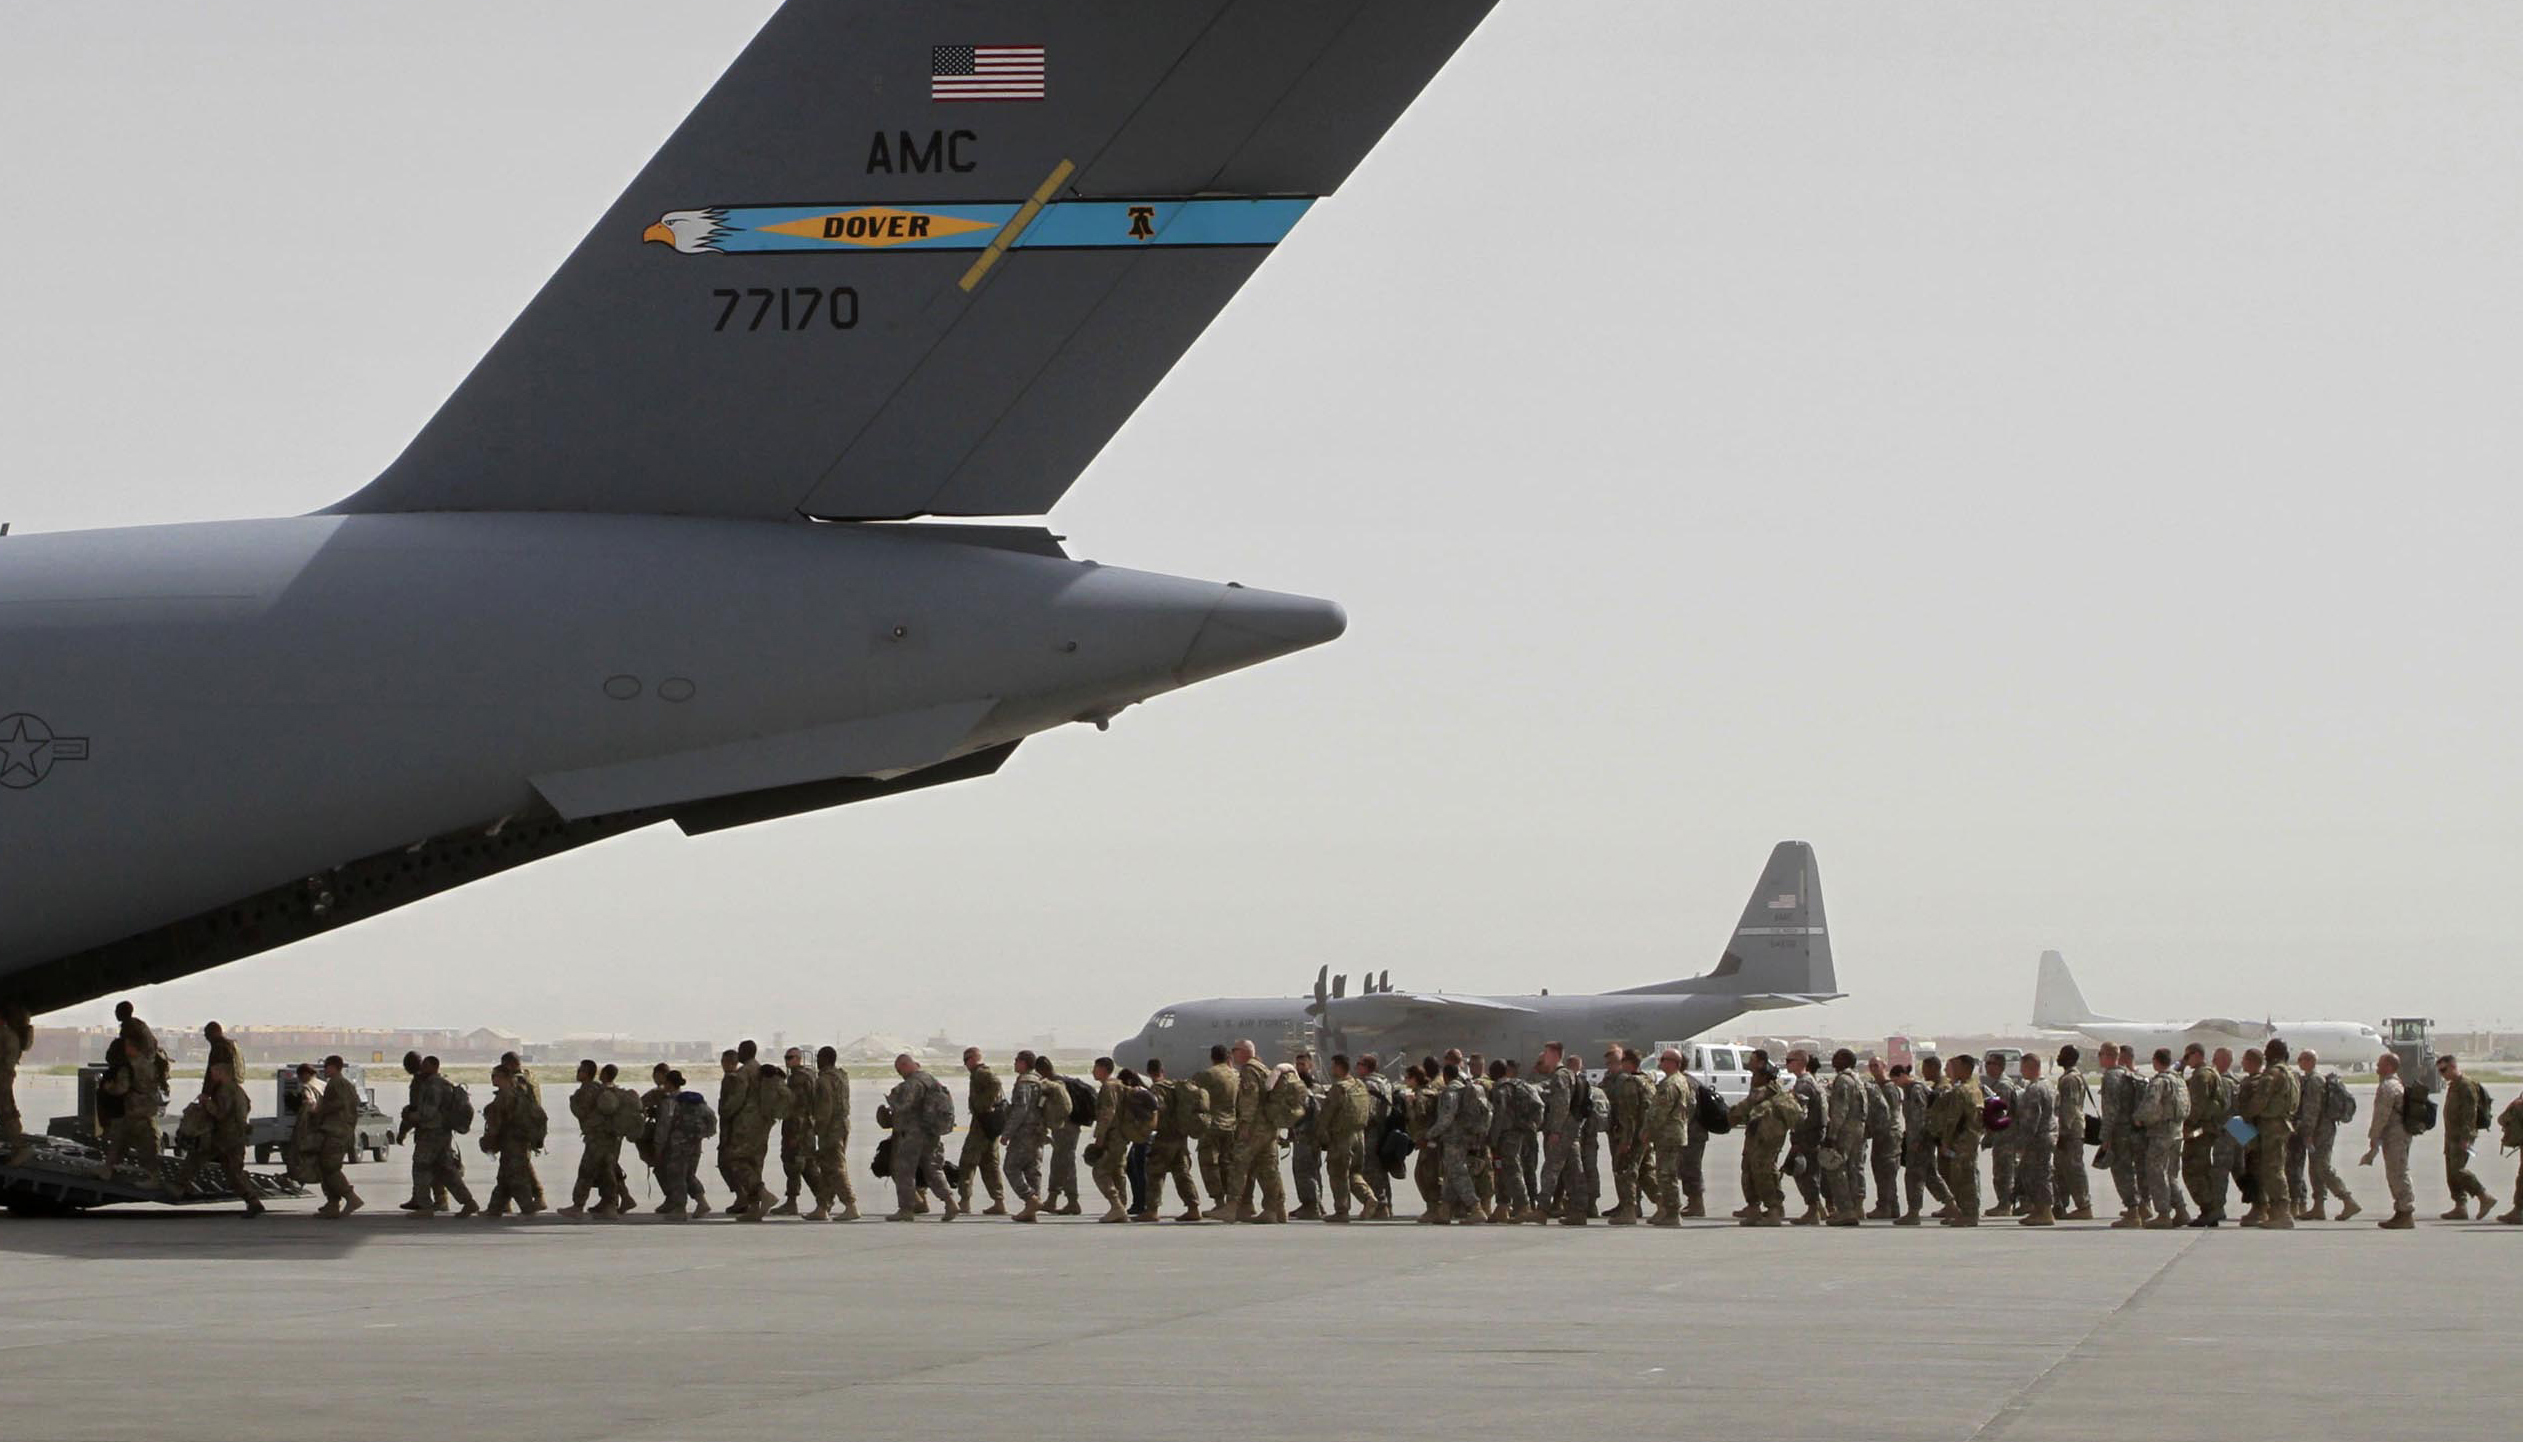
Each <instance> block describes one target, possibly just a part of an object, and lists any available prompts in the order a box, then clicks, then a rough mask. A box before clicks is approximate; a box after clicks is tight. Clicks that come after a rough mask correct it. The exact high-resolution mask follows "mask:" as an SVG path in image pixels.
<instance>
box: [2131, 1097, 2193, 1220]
mask: <svg viewBox="0 0 2523 1442" xmlns="http://www.w3.org/2000/svg"><path fill="white" fill-rule="evenodd" d="M2189 1110H2190V1093H2189V1089H2188V1088H2186V1087H2184V1086H2183V1085H2182V1082H2181V1078H2180V1077H2178V1076H2175V1075H2173V1074H2172V1073H2171V1072H2169V1071H2160V1072H2154V1073H2151V1074H2149V1075H2147V1076H2146V1077H2145V1078H2144V1079H2143V1080H2142V1081H2141V1082H2140V1083H2139V1090H2138V1102H2137V1108H2136V1110H2135V1111H2134V1112H2133V1113H2131V1116H2130V1120H2131V1121H2132V1122H2133V1123H2134V1127H2133V1132H2134V1135H2135V1137H2136V1139H2137V1140H2136V1142H2135V1144H2134V1146H2135V1150H2136V1151H2137V1153H2138V1181H2139V1183H2140V1185H2142V1186H2143V1187H2144V1188H2145V1189H2146V1209H2147V1210H2148V1211H2150V1212H2152V1213H2154V1214H2155V1216H2154V1220H2155V1223H2156V1224H2157V1225H2159V1226H2162V1225H2169V1224H2171V1223H2172V1222H2174V1221H2176V1220H2178V1221H2187V1220H2188V1219H2189V1211H2190V1209H2189V1208H2188V1207H2187V1206H2185V1205H2184V1204H2183V1199H2182V1192H2181V1133H2182V1123H2183V1121H2184V1120H2185V1119H2186V1113H2187V1112H2188V1111H2189Z"/></svg>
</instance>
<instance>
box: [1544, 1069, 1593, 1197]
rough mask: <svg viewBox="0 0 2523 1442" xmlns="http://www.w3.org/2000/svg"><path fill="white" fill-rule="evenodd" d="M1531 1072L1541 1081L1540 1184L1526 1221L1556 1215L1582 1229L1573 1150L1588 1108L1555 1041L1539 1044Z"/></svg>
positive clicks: (1584, 1094) (1581, 1087) (1583, 1092)
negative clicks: (1529, 1217) (1529, 1215)
mask: <svg viewBox="0 0 2523 1442" xmlns="http://www.w3.org/2000/svg"><path fill="white" fill-rule="evenodd" d="M1533 1069H1534V1070H1535V1071H1536V1072H1538V1073H1540V1074H1541V1077H1542V1080H1541V1083H1540V1090H1541V1093H1542V1184H1541V1186H1540V1187H1538V1188H1536V1189H1535V1191H1534V1194H1533V1212H1532V1218H1533V1220H1534V1221H1537V1222H1545V1221H1548V1220H1550V1219H1551V1218H1552V1217H1554V1216H1556V1217H1557V1218H1558V1219H1559V1220H1560V1221H1561V1222H1562V1223H1564V1224H1566V1225H1568V1226H1572V1227H1574V1226H1583V1225H1584V1224H1585V1220H1586V1218H1585V1213H1584V1211H1583V1210H1582V1209H1580V1208H1579V1206H1578V1202H1577V1188H1578V1185H1579V1182H1580V1177H1581V1175H1582V1167H1581V1166H1580V1162H1579V1158H1578V1156H1577V1146H1578V1138H1579V1136H1580V1134H1581V1132H1582V1129H1583V1128H1582V1114H1583V1113H1584V1112H1585V1111H1586V1109H1587V1108H1588V1107H1589V1106H1590V1105H1591V1103H1590V1101H1589V1099H1588V1096H1587V1090H1588V1089H1587V1087H1586V1084H1585V1078H1584V1077H1583V1076H1582V1075H1580V1074H1579V1073H1578V1072H1577V1071H1576V1070H1575V1069H1573V1068H1571V1067H1570V1066H1569V1065H1568V1059H1567V1052H1566V1050H1565V1048H1563V1047H1562V1046H1561V1045H1560V1044H1559V1043H1558V1042H1555V1041H1554V1042H1545V1043H1544V1044H1543V1046H1542V1055H1541V1058H1540V1059H1539V1060H1537V1061H1536V1062H1535V1063H1534V1064H1533Z"/></svg>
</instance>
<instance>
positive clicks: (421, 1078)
mask: <svg viewBox="0 0 2523 1442" xmlns="http://www.w3.org/2000/svg"><path fill="white" fill-rule="evenodd" d="M405 1061H406V1064H407V1065H411V1066H414V1067H417V1068H418V1070H417V1072H416V1074H415V1075H414V1076H413V1078H412V1091H411V1101H410V1104H409V1105H407V1106H405V1107H404V1108H403V1131H404V1133H405V1134H406V1135H408V1136H409V1137H410V1138H411V1140H412V1199H411V1200H410V1201H408V1202H405V1203H404V1204H403V1210H405V1211H407V1212H410V1213H412V1214H413V1215H415V1216H419V1217H427V1216H429V1215H430V1214H431V1213H433V1212H435V1211H437V1210H438V1203H437V1200H436V1193H438V1192H439V1191H441V1190H443V1191H445V1192H446V1193H447V1194H448V1195H449V1196H450V1197H452V1198H454V1199H455V1200H456V1201H457V1202H459V1203H461V1204H462V1206H463V1210H462V1211H459V1212H457V1213H456V1216H457V1218H458V1219H459V1220H461V1219H462V1218H465V1217H473V1216H479V1215H481V1211H482V1207H481V1204H480V1203H479V1202H476V1201H474V1200H473V1191H472V1189H471V1188H470V1187H467V1186H466V1185H465V1184H464V1153H463V1152H461V1151H458V1150H457V1149H456V1138H457V1137H458V1136H461V1135H463V1134H464V1133H466V1132H469V1131H471V1130H473V1100H472V1098H470V1097H468V1096H466V1095H465V1092H464V1088H462V1087H460V1086H457V1085H456V1084H455V1083H454V1082H451V1081H449V1080H447V1079H446V1077H444V1076H442V1075H441V1074H440V1073H439V1070H438V1058H436V1057H434V1056H428V1057H420V1058H418V1059H417V1060H414V1059H413V1058H409V1057H407V1058H405Z"/></svg>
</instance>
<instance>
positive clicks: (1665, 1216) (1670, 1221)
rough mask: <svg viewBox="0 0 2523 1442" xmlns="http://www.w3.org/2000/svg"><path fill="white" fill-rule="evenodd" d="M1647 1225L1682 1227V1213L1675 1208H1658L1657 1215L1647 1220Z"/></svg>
mask: <svg viewBox="0 0 2523 1442" xmlns="http://www.w3.org/2000/svg"><path fill="white" fill-rule="evenodd" d="M1647 1225H1648V1226H1651V1227H1678V1226H1680V1225H1682V1213H1681V1212H1680V1210H1678V1209H1677V1208H1674V1207H1658V1208H1656V1214H1655V1215H1654V1216H1652V1217H1649V1218H1648V1219H1647Z"/></svg>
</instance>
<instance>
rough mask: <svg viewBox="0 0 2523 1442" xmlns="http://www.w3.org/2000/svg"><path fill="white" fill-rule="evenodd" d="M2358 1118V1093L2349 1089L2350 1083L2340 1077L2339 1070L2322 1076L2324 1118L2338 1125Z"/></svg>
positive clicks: (2327, 1121) (2325, 1120)
mask: <svg viewBox="0 0 2523 1442" xmlns="http://www.w3.org/2000/svg"><path fill="white" fill-rule="evenodd" d="M2356 1119H2357V1098H2356V1093H2354V1092H2352V1091H2349V1090H2348V1084H2347V1083H2346V1082H2343V1081H2341V1080H2340V1079H2339V1073H2337V1072H2332V1073H2331V1074H2330V1075H2328V1076H2326V1077H2324V1078H2322V1120H2323V1121H2324V1122H2326V1123H2329V1124H2330V1125H2332V1126H2337V1125H2339V1124H2341V1123H2343V1122H2352V1121H2355V1120H2356Z"/></svg>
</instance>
